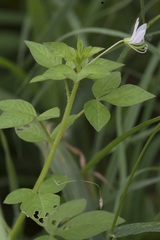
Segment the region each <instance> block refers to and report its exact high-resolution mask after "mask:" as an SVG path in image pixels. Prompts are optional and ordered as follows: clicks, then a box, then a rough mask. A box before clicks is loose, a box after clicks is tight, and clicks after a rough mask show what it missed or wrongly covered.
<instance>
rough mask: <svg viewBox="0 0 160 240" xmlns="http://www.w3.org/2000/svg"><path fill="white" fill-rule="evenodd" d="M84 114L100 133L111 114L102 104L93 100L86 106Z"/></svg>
mask: <svg viewBox="0 0 160 240" xmlns="http://www.w3.org/2000/svg"><path fill="white" fill-rule="evenodd" d="M84 113H85V116H86V118H87V119H88V121H89V122H90V124H91V125H92V126H93V127H94V128H95V129H96V131H98V132H99V131H100V130H101V129H102V128H103V127H104V126H105V125H106V123H107V122H108V121H109V119H110V112H109V110H108V109H107V107H105V106H104V105H103V104H102V103H100V102H99V101H97V100H95V99H93V100H90V101H88V102H87V103H86V104H85V106H84Z"/></svg>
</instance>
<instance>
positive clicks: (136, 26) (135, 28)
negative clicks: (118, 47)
mask: <svg viewBox="0 0 160 240" xmlns="http://www.w3.org/2000/svg"><path fill="white" fill-rule="evenodd" d="M138 25H139V18H137V20H136V23H135V25H134V30H133V33H132V36H131V38H132V39H133V38H134V37H135V35H136V32H137V28H138Z"/></svg>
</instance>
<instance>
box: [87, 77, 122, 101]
mask: <svg viewBox="0 0 160 240" xmlns="http://www.w3.org/2000/svg"><path fill="white" fill-rule="evenodd" d="M120 83H121V75H120V72H113V73H112V74H111V75H110V76H107V77H106V78H101V79H99V80H97V81H95V83H94V84H93V87H92V91H93V94H94V96H95V97H96V98H100V97H103V96H104V95H106V94H108V93H109V92H111V91H113V90H114V89H115V88H118V86H119V85H120Z"/></svg>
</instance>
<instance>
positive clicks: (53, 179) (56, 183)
mask: <svg viewBox="0 0 160 240" xmlns="http://www.w3.org/2000/svg"><path fill="white" fill-rule="evenodd" d="M69 180H70V178H69V177H67V176H65V175H62V174H52V175H50V176H49V177H48V178H46V179H45V180H44V181H43V183H42V184H41V185H40V188H39V192H40V193H57V192H60V191H61V190H62V189H63V188H64V187H65V186H66V185H67V183H68V181H69Z"/></svg>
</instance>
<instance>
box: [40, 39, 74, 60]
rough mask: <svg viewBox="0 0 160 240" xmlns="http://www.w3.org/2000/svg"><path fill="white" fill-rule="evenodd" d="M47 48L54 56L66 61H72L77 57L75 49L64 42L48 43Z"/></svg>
mask: <svg viewBox="0 0 160 240" xmlns="http://www.w3.org/2000/svg"><path fill="white" fill-rule="evenodd" d="M44 45H45V46H46V48H47V49H48V50H49V52H50V53H51V54H52V55H53V56H57V57H61V58H64V59H65V60H72V59H73V57H75V49H74V48H71V47H69V46H68V45H67V44H65V43H62V42H47V43H44Z"/></svg>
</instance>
